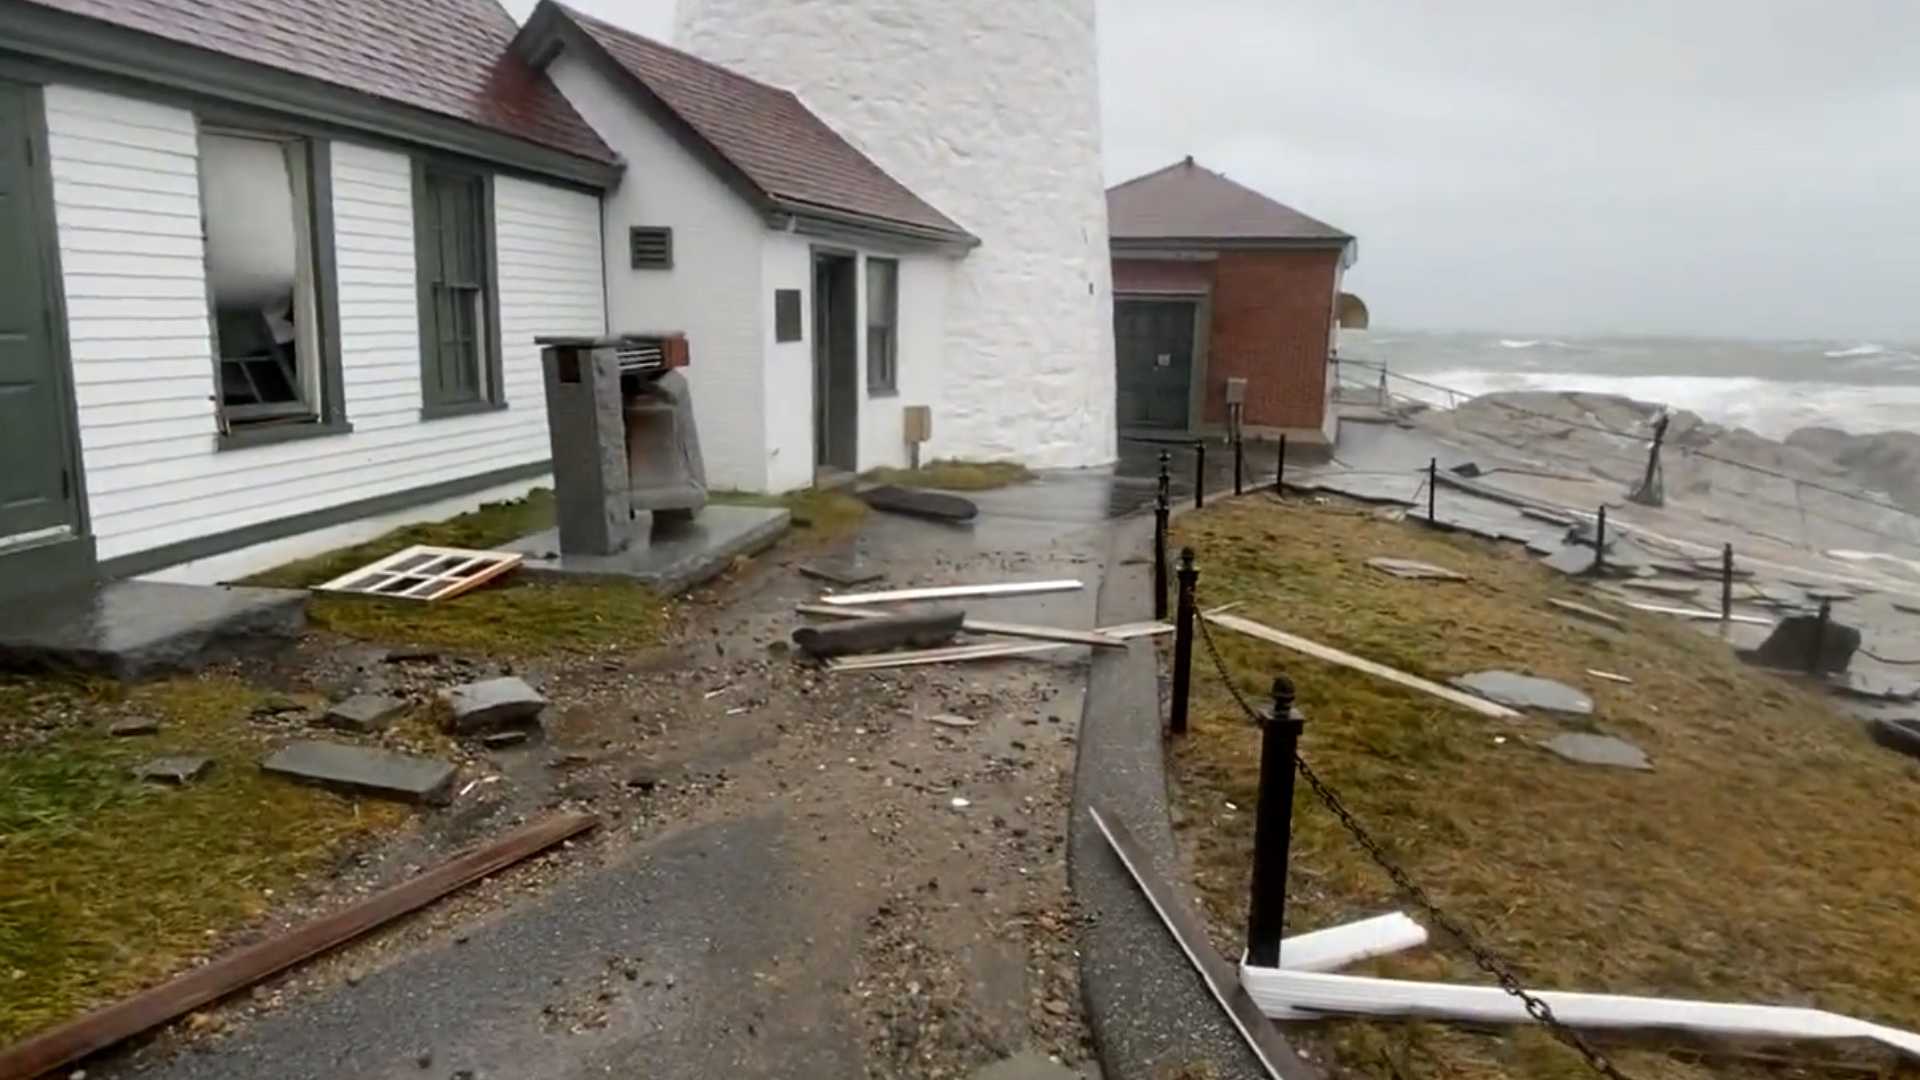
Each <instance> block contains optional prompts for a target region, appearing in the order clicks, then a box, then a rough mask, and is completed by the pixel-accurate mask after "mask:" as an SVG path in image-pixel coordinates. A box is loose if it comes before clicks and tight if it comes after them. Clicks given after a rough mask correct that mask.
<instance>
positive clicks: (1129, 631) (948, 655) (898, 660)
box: [827, 622, 1173, 671]
mask: <svg viewBox="0 0 1920 1080" xmlns="http://www.w3.org/2000/svg"><path fill="white" fill-rule="evenodd" d="M1097 632H1098V633H1102V634H1105V635H1107V636H1108V637H1111V638H1114V639H1116V640H1118V641H1123V642H1124V641H1131V640H1133V639H1134V638H1140V637H1158V636H1159V635H1161V634H1171V633H1173V627H1171V626H1168V625H1167V624H1166V623H1156V622H1144V623H1126V624H1124V625H1121V626H1103V627H1101V628H1100V629H1099V630H1098V631H1097ZM1061 647H1062V645H1061V643H1059V642H1033V643H1030V644H1016V643H1013V642H981V643H980V644H978V645H950V646H948V647H946V648H944V649H923V650H920V651H917V652H890V653H873V654H871V655H868V656H844V657H838V658H836V659H833V660H829V661H827V670H828V671H871V670H874V669H878V668H893V667H918V666H920V665H923V664H951V663H957V662H960V661H966V660H997V659H999V658H1001V657H1003V656H1031V655H1033V654H1034V653H1043V652H1052V651H1053V650H1055V649H1058V648H1061Z"/></svg>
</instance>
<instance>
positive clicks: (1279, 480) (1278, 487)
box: [1273, 431, 1287, 495]
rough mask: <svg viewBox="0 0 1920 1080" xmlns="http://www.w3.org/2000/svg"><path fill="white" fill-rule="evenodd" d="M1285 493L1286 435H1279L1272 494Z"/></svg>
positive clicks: (1284, 433) (1283, 433)
mask: <svg viewBox="0 0 1920 1080" xmlns="http://www.w3.org/2000/svg"><path fill="white" fill-rule="evenodd" d="M1286 492H1287V433H1286V432H1284V431H1283V432H1281V433H1280V457H1279V459H1278V460H1276V461H1275V462H1274V465H1273V493H1274V494H1275V495H1284V494H1286Z"/></svg>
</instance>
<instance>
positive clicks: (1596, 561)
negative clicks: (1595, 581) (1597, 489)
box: [1593, 503, 1607, 577]
mask: <svg viewBox="0 0 1920 1080" xmlns="http://www.w3.org/2000/svg"><path fill="white" fill-rule="evenodd" d="M1606 567H1607V504H1606V503H1601V504H1600V524H1599V526H1598V527H1597V528H1595V529H1594V531H1593V576H1594V577H1599V576H1600V574H1601V572H1602V571H1604V570H1605V569H1606Z"/></svg>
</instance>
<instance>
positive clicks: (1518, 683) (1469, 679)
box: [1449, 670, 1593, 716]
mask: <svg viewBox="0 0 1920 1080" xmlns="http://www.w3.org/2000/svg"><path fill="white" fill-rule="evenodd" d="M1449 681H1451V682H1452V683H1453V685H1454V686H1456V687H1459V688H1460V689H1462V690H1465V691H1467V692H1468V693H1472V694H1478V695H1480V696H1481V697H1483V698H1486V699H1487V700H1488V701H1497V702H1499V703H1500V704H1502V705H1506V706H1509V707H1511V708H1515V709H1540V710H1544V711H1546V712H1554V713H1564V714H1566V715H1568V716H1591V715H1593V699H1592V698H1590V697H1588V696H1587V695H1585V694H1583V693H1581V692H1580V691H1578V690H1576V689H1574V688H1573V687H1571V686H1568V685H1567V684H1566V683H1562V682H1554V681H1553V680H1552V679H1542V678H1539V677H1537V676H1533V675H1521V674H1519V673H1518V672H1513V671H1497V670H1496V671H1476V672H1474V673H1473V674H1471V675H1462V676H1459V677H1457V678H1454V679H1452V680H1449Z"/></svg>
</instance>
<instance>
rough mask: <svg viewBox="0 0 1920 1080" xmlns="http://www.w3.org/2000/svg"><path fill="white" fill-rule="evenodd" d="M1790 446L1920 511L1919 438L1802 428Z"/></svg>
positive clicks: (1903, 433) (1903, 434)
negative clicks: (1830, 464)
mask: <svg viewBox="0 0 1920 1080" xmlns="http://www.w3.org/2000/svg"><path fill="white" fill-rule="evenodd" d="M1787 445H1788V446H1790V447H1793V448H1795V449H1797V450H1800V451H1803V452H1805V453H1808V454H1811V455H1813V456H1814V457H1817V458H1820V459H1822V460H1825V461H1830V462H1832V463H1833V464H1834V465H1835V466H1836V467H1837V468H1840V469H1842V470H1845V472H1846V473H1847V474H1848V475H1849V476H1850V477H1852V478H1853V480H1854V482H1855V483H1857V484H1860V485H1861V486H1863V487H1867V488H1871V489H1873V490H1875V491H1880V492H1884V493H1885V494H1886V495H1887V496H1888V497H1889V498H1891V499H1893V501H1895V502H1897V503H1899V504H1900V505H1902V506H1907V507H1911V508H1913V509H1915V510H1920V435H1916V434H1914V433H1913V432H1911V431H1882V432H1876V433H1874V434H1872V435H1851V434H1848V433H1847V432H1844V431H1840V430H1838V429H1836V428H1827V427H1809V428H1801V429H1800V430H1799V431H1796V432H1794V433H1793V434H1791V435H1788V436H1787Z"/></svg>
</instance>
